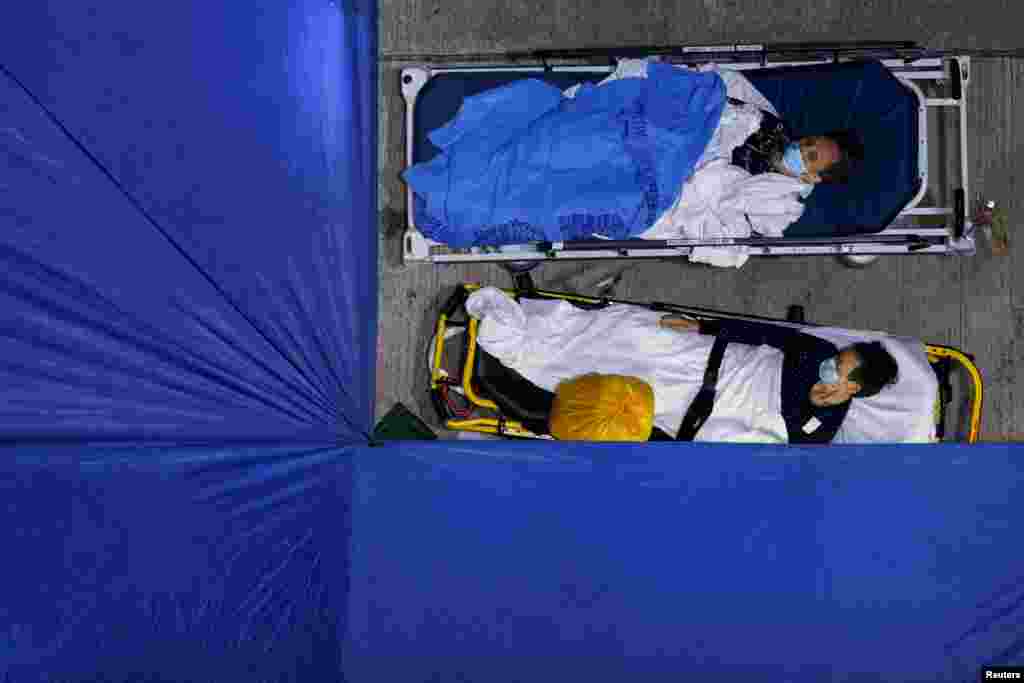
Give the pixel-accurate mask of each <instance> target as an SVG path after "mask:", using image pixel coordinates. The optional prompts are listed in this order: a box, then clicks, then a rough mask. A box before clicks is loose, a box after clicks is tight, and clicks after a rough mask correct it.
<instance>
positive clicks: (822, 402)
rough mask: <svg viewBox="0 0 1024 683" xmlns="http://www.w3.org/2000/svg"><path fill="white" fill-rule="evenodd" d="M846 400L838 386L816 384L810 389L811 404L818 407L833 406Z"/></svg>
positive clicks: (822, 383)
mask: <svg viewBox="0 0 1024 683" xmlns="http://www.w3.org/2000/svg"><path fill="white" fill-rule="evenodd" d="M845 400H846V394H845V393H843V391H842V388H841V387H840V386H839V385H838V384H825V383H824V382H818V383H817V384H815V385H814V386H813V387H811V403H813V404H814V405H816V406H818V407H819V408H820V407H824V406H834V405H838V404H840V403H842V402H843V401H845Z"/></svg>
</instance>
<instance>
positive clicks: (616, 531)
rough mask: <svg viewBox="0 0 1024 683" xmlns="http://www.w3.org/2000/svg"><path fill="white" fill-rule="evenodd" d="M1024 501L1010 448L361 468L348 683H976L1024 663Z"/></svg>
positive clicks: (663, 450)
mask: <svg viewBox="0 0 1024 683" xmlns="http://www.w3.org/2000/svg"><path fill="white" fill-rule="evenodd" d="M1022 486H1024V470H1022V468H1021V466H1020V455H1019V449H1017V448H1014V447H1012V446H1005V445H992V446H974V447H966V446H965V447H960V446H903V447H896V448H893V447H863V448H853V447H850V448H821V447H818V448H815V447H808V448H799V447H790V448H778V447H768V446H748V445H694V444H648V445H644V446H641V447H633V448H627V447H622V446H613V445H594V444H591V445H586V446H583V445H580V444H558V445H554V444H547V445H546V446H545V447H543V448H537V447H536V446H535V445H532V444H505V443H503V444H501V445H496V444H483V445H476V444H468V443H465V442H463V443H462V444H460V445H459V446H458V447H451V446H445V445H442V444H433V443H432V444H429V445H423V446H420V447H418V448H416V449H415V450H412V449H409V448H407V447H405V448H402V447H393V448H392V447H388V448H387V449H386V451H385V450H384V449H382V450H378V451H374V452H371V453H366V452H362V453H359V454H358V455H357V456H356V459H355V493H354V499H353V502H352V505H353V511H352V515H353V537H352V556H351V563H352V564H351V598H350V614H349V628H350V638H349V641H348V643H347V649H346V657H345V659H346V662H347V667H348V671H349V672H350V674H351V675H352V677H353V680H466V681H478V680H487V681H522V680H569V679H571V680H644V681H662V680H664V681H678V680H701V681H719V680H721V681H736V680H750V681H765V682H768V681H773V682H774V681H789V680H792V681H804V680H808V681H819V682H830V681H883V680H884V681H895V680H898V681H908V682H909V681H929V682H935V681H974V680H977V676H978V669H979V667H980V666H981V665H982V664H984V663H990V662H1001V663H1003V664H1009V663H1016V664H1021V663H1024V640H1022V639H1021V633H1022V631H1021V628H1020V625H1021V619H1022V618H1024V573H1022V566H1024V565H1022V564H1021V555H1020V544H1019V542H1018V538H1019V524H1017V523H1015V521H1016V520H1019V518H1020V513H1019V504H1018V502H1017V501H1016V500H1015V491H1019V490H1021V488H1022ZM1011 520H1014V521H1011ZM384 539H386V542H385V541H384ZM442 546H443V550H442V549H441V548H442ZM397 653H401V655H402V656H396V654H397Z"/></svg>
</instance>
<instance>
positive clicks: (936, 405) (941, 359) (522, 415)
mask: <svg viewBox="0 0 1024 683" xmlns="http://www.w3.org/2000/svg"><path fill="white" fill-rule="evenodd" d="M480 288H481V286H480V285H477V284H468V283H467V284H462V285H460V286H458V287H457V288H456V290H455V292H454V293H453V294H452V296H451V297H450V298H449V299H448V300H447V302H446V303H445V304H444V305H443V307H442V309H441V311H440V312H439V314H438V317H437V323H436V325H435V329H434V333H433V336H432V337H431V339H430V342H429V344H428V367H429V368H430V395H431V400H432V402H433V405H434V407H435V409H436V411H437V415H438V417H439V419H440V420H441V422H442V423H443V424H444V426H445V427H446V428H447V429H449V430H454V431H464V432H478V433H483V434H492V435H498V436H502V437H508V438H527V439H537V438H551V437H550V436H548V434H547V422H548V417H549V413H550V410H551V401H552V395H551V394H550V393H549V392H546V391H544V390H543V389H540V388H538V387H536V386H535V385H533V384H532V383H530V382H529V381H527V380H526V379H525V378H524V377H522V376H521V375H519V374H518V373H516V372H515V371H513V370H510V369H509V368H506V367H505V366H503V365H502V364H501V363H500V362H498V361H497V360H496V359H495V358H493V357H492V356H490V355H489V354H488V353H487V352H486V351H485V350H484V349H483V348H482V347H481V346H480V345H479V344H478V343H477V333H478V326H479V321H477V320H476V319H474V318H472V317H471V316H469V315H468V314H467V313H466V310H465V303H466V301H467V299H468V297H469V296H470V295H471V294H472V293H473V292H475V291H477V290H479V289H480ZM504 291H505V292H506V293H507V294H508V295H510V296H512V297H514V298H516V299H517V300H521V299H523V298H540V299H561V300H564V301H567V302H569V303H570V304H572V305H573V306H577V307H580V308H584V309H600V308H603V307H606V306H609V305H611V304H631V305H635V306H642V307H645V308H648V309H650V310H652V311H658V312H665V313H674V314H681V315H684V316H688V317H692V318H693V319H698V320H700V319H706V320H728V319H734V320H743V321H748V322H750V323H754V324H763V325H784V326H790V327H794V326H795V327H799V328H803V329H807V328H814V327H819V326H817V325H814V324H812V323H808V322H806V321H804V320H802V317H803V314H802V309H800V308H799V307H791V310H790V313H789V316H788V319H787V320H781V319H774V318H766V317H761V316H752V315H738V314H734V313H728V312H724V311H715V310H711V309H706V308H700V307H695V306H687V305H677V304H667V303H648V304H641V303H637V302H631V301H623V300H617V299H608V298H600V299H599V298H593V297H586V296H579V295H576V294H568V293H561V292H552V291H544V290H537V289H532V288H531V289H509V290H504ZM924 348H925V352H926V354H927V361H928V366H929V367H930V369H931V371H932V372H933V373H934V376H935V380H936V381H935V383H934V384H935V387H936V390H935V397H934V402H933V404H932V419H934V422H935V432H934V440H935V441H956V440H962V441H966V442H968V443H974V442H976V441H977V439H978V434H979V429H980V424H981V407H982V399H983V381H982V377H981V373H980V371H979V370H978V367H977V366H976V365H975V363H974V358H973V356H971V355H970V354H968V353H965V352H964V351H962V350H960V349H957V348H954V347H950V346H944V345H940V344H925V345H924ZM925 372H927V370H925ZM954 382H956V383H958V384H961V385H962V389H963V391H962V395H963V396H965V397H968V398H967V400H966V401H965V402H963V405H962V406H957V405H954V400H953V397H954ZM925 398H926V399H927V396H926V397H925ZM961 408H962V410H960V409H961ZM666 438H667V439H672V438H673V437H672V435H666V434H664V433H661V434H659V433H658V430H655V435H654V436H653V437H652V440H664V439H666Z"/></svg>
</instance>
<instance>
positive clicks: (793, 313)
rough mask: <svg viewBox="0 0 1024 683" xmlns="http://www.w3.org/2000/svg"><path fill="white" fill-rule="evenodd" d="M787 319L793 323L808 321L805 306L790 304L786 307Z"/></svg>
mask: <svg viewBox="0 0 1024 683" xmlns="http://www.w3.org/2000/svg"><path fill="white" fill-rule="evenodd" d="M786 320H787V321H789V322H791V323H805V322H807V313H806V311H804V307H803V306H796V305H793V306H790V307H789V308H787V309H786Z"/></svg>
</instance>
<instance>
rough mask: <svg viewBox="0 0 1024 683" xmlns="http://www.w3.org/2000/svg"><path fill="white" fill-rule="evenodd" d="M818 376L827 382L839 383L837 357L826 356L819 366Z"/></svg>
mask: <svg viewBox="0 0 1024 683" xmlns="http://www.w3.org/2000/svg"><path fill="white" fill-rule="evenodd" d="M818 377H819V378H820V379H821V381H822V382H824V383H825V384H839V364H838V363H837V362H836V357H835V356H832V357H831V358H826V359H825V360H823V361H821V365H819V366H818Z"/></svg>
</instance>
